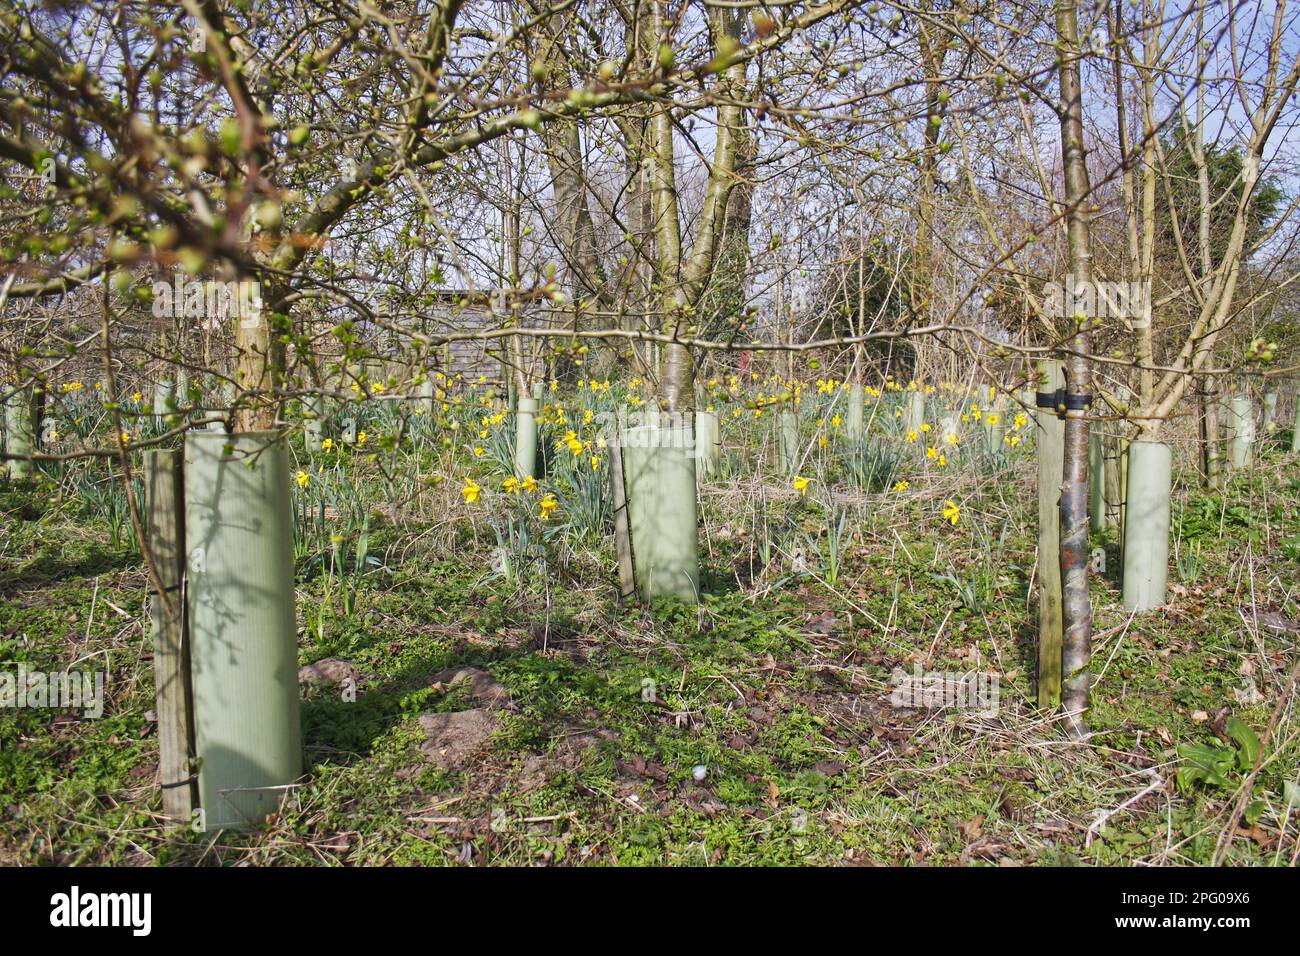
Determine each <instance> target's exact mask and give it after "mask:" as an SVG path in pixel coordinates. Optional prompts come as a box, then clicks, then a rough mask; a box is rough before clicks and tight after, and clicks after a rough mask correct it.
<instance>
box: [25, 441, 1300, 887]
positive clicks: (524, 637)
mask: <svg viewBox="0 0 1300 956" xmlns="http://www.w3.org/2000/svg"><path fill="white" fill-rule="evenodd" d="M1030 467H1031V466H1030V465H1029V464H1028V463H1027V462H1026V463H1022V465H1021V466H1020V467H1018V468H1017V469H1016V470H1014V471H1011V472H1007V473H1003V474H999V475H995V476H992V477H989V478H988V479H987V480H986V481H984V482H982V483H981V485H980V486H979V487H978V488H976V489H974V490H973V491H968V492H967V494H966V495H965V496H964V497H962V498H961V499H960V500H959V501H958V504H959V505H960V509H961V517H960V519H959V521H958V522H957V524H955V525H954V524H951V523H949V522H947V521H944V520H943V519H942V518H941V517H940V515H939V511H940V508H941V507H942V506H943V505H944V500H943V499H944V495H943V494H942V493H940V494H939V496H938V497H937V498H936V497H935V496H934V495H933V494H930V495H929V496H927V494H926V493H924V492H919V493H913V494H909V495H901V494H898V495H895V494H893V493H891V492H887V493H884V494H876V495H871V496H859V498H858V499H856V500H854V501H849V502H847V503H846V507H847V508H849V511H850V521H849V523H848V527H849V529H850V531H849V533H848V535H847V539H846V541H845V542H844V543H843V547H842V552H843V554H842V557H841V559H840V562H839V566H838V568H837V573H836V575H835V583H834V585H832V584H830V583H829V581H828V580H827V575H826V572H825V569H824V566H823V563H822V562H821V560H820V558H815V556H813V555H812V552H813V551H814V550H816V549H820V548H823V547H824V546H825V544H826V542H825V540H824V539H825V536H826V535H827V534H828V530H827V527H826V523H825V521H824V519H823V518H822V517H821V516H820V513H819V512H818V511H817V509H816V508H815V507H814V506H813V503H812V501H811V500H810V499H808V498H803V497H801V496H799V495H798V494H797V493H795V492H794V491H793V490H791V489H789V488H788V487H786V486H785V482H783V481H780V480H776V479H772V478H768V479H767V484H766V488H765V490H764V491H763V500H764V502H765V505H764V507H765V508H766V509H767V511H765V512H764V514H765V516H766V517H769V518H770V519H771V520H772V521H773V522H776V521H778V520H779V522H780V523H781V526H782V527H783V528H785V529H787V531H788V532H789V534H787V535H786V536H785V537H784V538H783V539H782V540H781V541H780V542H777V543H776V545H775V546H773V547H771V548H770V549H769V547H767V546H766V545H765V544H764V543H763V542H760V541H759V540H758V538H759V533H758V531H757V525H756V523H755V522H754V520H753V515H754V514H755V513H756V512H754V511H753V509H752V507H750V506H749V505H746V504H745V502H751V503H752V501H753V500H754V496H755V493H756V489H757V488H758V487H759V485H760V483H761V479H759V478H755V479H753V484H752V485H747V484H744V483H743V482H741V481H739V480H734V479H733V480H731V481H729V482H727V483H725V484H724V483H717V484H715V485H710V486H708V487H706V488H705V489H704V493H703V494H702V502H703V519H704V520H703V534H702V542H703V546H704V547H705V548H706V561H705V564H706V568H705V572H706V573H705V582H704V589H705V592H706V593H705V595H704V599H703V602H702V604H701V605H700V607H699V608H698V609H696V608H687V607H683V606H676V607H673V606H667V607H660V608H658V609H657V610H655V611H653V612H650V611H647V610H645V609H642V608H639V607H635V606H626V605H625V606H622V607H620V606H619V604H618V602H617V600H616V599H615V588H614V582H613V580H612V575H611V574H610V572H609V570H608V569H610V568H612V567H613V558H612V553H611V549H610V546H609V544H608V543H607V542H603V541H591V540H589V542H588V544H587V545H586V546H585V547H568V546H566V547H565V548H563V549H561V551H560V553H557V554H555V555H553V560H552V561H551V564H550V567H549V569H548V570H549V573H548V574H547V575H545V576H544V577H543V576H540V575H533V576H527V575H526V581H525V583H524V584H523V585H522V586H516V585H507V584H506V583H505V582H504V581H503V580H501V579H500V578H495V579H493V578H491V577H490V576H488V577H485V574H484V570H483V569H484V568H487V567H491V566H492V562H493V559H492V554H491V548H492V545H493V543H494V542H493V540H491V539H492V536H491V533H490V532H488V531H486V530H485V529H483V528H482V527H481V526H476V525H474V524H473V523H472V522H471V521H469V520H467V519H466V517H464V516H462V517H459V518H457V519H456V520H454V521H447V520H445V519H443V520H442V521H441V523H434V522H430V523H429V524H420V523H419V522H418V521H412V520H410V519H409V518H404V519H403V520H401V521H400V522H399V523H394V522H387V523H385V522H382V521H379V520H378V519H377V521H376V524H375V525H374V526H372V527H371V529H370V540H369V542H368V547H369V552H370V553H371V554H375V555H381V556H382V557H381V560H380V561H379V563H378V564H377V565H376V566H375V570H373V571H372V572H371V573H369V574H367V575H366V576H365V578H364V580H363V584H362V586H361V588H360V590H359V593H358V594H357V595H356V600H355V603H354V605H353V606H352V607H351V608H350V611H349V613H346V614H344V613H342V612H341V611H338V610H337V608H335V609H333V610H328V609H327V610H326V612H325V613H322V608H323V607H325V605H324V592H325V587H326V583H325V582H324V581H322V578H321V575H320V573H319V562H318V563H317V565H316V570H315V571H313V568H312V565H311V562H310V561H303V562H302V563H301V564H300V571H301V573H300V577H299V587H300V590H299V594H298V609H299V620H300V625H301V629H300V652H301V662H302V663H304V664H306V663H311V662H313V661H317V660H320V659H324V658H334V659H338V660H343V661H346V662H348V663H349V664H351V665H352V666H353V667H355V668H356V671H357V673H358V674H359V686H358V691H357V694H356V699H355V701H352V700H348V699H346V698H345V696H344V695H342V694H340V693H338V691H337V689H336V688H331V687H328V686H325V687H315V688H311V689H308V690H305V691H304V703H303V728H304V737H305V744H306V762H307V768H308V774H307V777H306V780H305V782H304V785H303V786H302V787H301V788H299V789H298V790H297V791H296V792H295V793H294V795H293V796H292V797H291V798H290V800H289V801H288V802H287V803H286V805H285V807H284V809H283V812H282V813H281V814H280V815H279V817H278V818H276V819H274V820H273V821H271V822H270V823H269V824H268V825H267V826H266V827H264V828H263V829H261V830H258V831H256V832H252V833H243V834H238V833H226V834H221V835H220V836H217V837H215V838H214V837H212V836H204V835H201V834H195V833H192V832H191V831H190V830H189V829H188V828H186V827H183V826H182V827H178V826H174V825H170V824H168V823H167V821H165V820H164V819H163V817H162V816H161V812H160V811H161V801H160V797H159V793H158V789H157V780H156V757H157V751H156V734H155V729H156V728H155V725H154V724H153V723H152V713H151V711H152V707H153V675H152V663H151V659H150V650H149V641H148V638H147V636H146V633H147V632H146V628H145V627H144V623H143V613H144V609H143V601H142V592H143V586H144V577H145V576H144V572H143V570H142V567H141V566H140V563H139V558H138V555H132V554H131V553H130V552H129V551H128V550H127V549H126V546H125V545H123V546H121V547H118V548H114V547H111V546H110V544H109V543H108V542H109V541H110V537H109V535H108V532H107V529H106V528H105V527H103V526H102V525H101V524H99V523H97V522H94V521H87V520H86V518H85V517H84V515H82V514H80V513H79V512H78V510H77V508H76V507H75V506H74V505H73V504H72V503H71V502H67V501H62V500H60V499H59V498H58V496H51V495H48V494H46V493H44V492H43V491H42V490H41V489H37V488H32V487H15V488H9V489H7V490H4V491H3V492H0V515H2V516H3V520H4V523H5V527H6V532H5V541H4V543H3V545H0V665H2V667H3V669H5V670H10V671H12V670H14V669H15V668H17V667H18V666H19V665H20V664H21V665H24V666H26V667H28V668H32V669H43V670H57V669H62V668H66V667H69V666H74V665H75V666H76V667H79V668H87V669H91V670H102V671H104V672H105V673H106V676H107V680H106V684H105V688H106V694H107V701H106V705H105V710H104V714H103V716H102V717H100V718H99V719H88V718H81V717H78V716H77V715H76V714H74V713H70V712H68V713H59V712H54V711H50V710H42V709H30V708H29V709H5V710H0V741H2V745H0V807H2V808H3V822H2V823H0V858H2V861H3V862H9V863H15V862H16V863H62V864H71V863H83V864H88V863H117V864H150V863H159V864H215V863H222V864H233V863H239V862H252V863H257V864H269V863H280V864H283V863H302V864H352V865H356V864H449V863H472V864H484V863H489V864H491V863H506V864H555V865H574V864H583V863H588V864H595V863H600V864H697V865H707V864H721V865H754V864H799V863H816V864H923V863H924V864H957V863H960V864H993V865H1018V864H1065V863H1081V864H1121V863H1136V862H1142V863H1152V864H1162V863H1164V864H1179V863H1207V862H1211V861H1213V860H1216V859H1219V860H1221V861H1224V862H1228V863H1267V864H1278V863H1281V864H1288V863H1293V862H1294V861H1295V858H1296V854H1297V846H1298V844H1297V830H1298V826H1297V819H1296V818H1297V816H1300V806H1293V807H1292V809H1290V810H1288V803H1289V802H1290V803H1291V804H1300V800H1297V789H1296V775H1297V770H1296V768H1297V764H1298V763H1300V761H1298V760H1297V757H1298V756H1300V746H1297V742H1296V727H1297V725H1296V722H1295V719H1294V712H1293V711H1294V706H1295V704H1294V673H1295V671H1294V668H1295V665H1296V660H1297V651H1296V643H1295V641H1296V632H1297V630H1300V624H1296V623H1295V621H1297V620H1300V596H1298V595H1297V594H1296V593H1295V590H1294V585H1293V583H1292V582H1294V581H1295V580H1296V572H1297V570H1300V482H1297V480H1296V476H1297V474H1300V473H1298V472H1297V466H1296V463H1295V462H1294V461H1293V460H1291V459H1289V458H1286V457H1283V456H1281V455H1280V454H1278V453H1274V454H1271V455H1268V456H1265V457H1264V458H1263V460H1262V461H1261V462H1260V464H1259V465H1258V466H1256V468H1255V470H1254V471H1252V472H1251V473H1249V474H1246V475H1242V476H1238V477H1236V478H1235V479H1234V480H1233V482H1232V484H1231V485H1230V487H1229V488H1228V489H1226V490H1225V491H1223V492H1218V493H1214V494H1206V493H1204V492H1201V491H1199V490H1197V489H1196V487H1195V482H1194V480H1193V479H1192V476H1189V475H1180V476H1179V479H1178V488H1177V490H1176V494H1175V498H1176V500H1175V505H1174V526H1175V527H1174V539H1175V553H1174V554H1173V555H1171V558H1172V559H1173V560H1172V561H1171V563H1175V562H1176V568H1177V570H1176V571H1175V572H1173V574H1172V577H1171V581H1172V582H1173V583H1172V586H1171V602H1170V604H1169V606H1168V607H1167V608H1165V609H1163V610H1161V611H1159V612H1156V613H1152V614H1146V615H1142V616H1138V617H1134V618H1130V615H1128V614H1127V613H1126V612H1125V611H1124V610H1123V608H1122V606H1121V605H1120V603H1119V594H1118V587H1117V582H1116V580H1115V577H1116V572H1115V569H1116V566H1117V564H1118V561H1117V542H1116V539H1115V534H1114V532H1113V531H1109V532H1107V533H1106V534H1104V535H1102V536H1100V537H1099V539H1098V540H1096V541H1095V542H1094V546H1095V547H1098V548H1103V549H1106V552H1107V555H1108V558H1109V573H1107V574H1094V576H1093V598H1094V609H1095V620H1094V629H1095V635H1096V638H1095V644H1094V665H1093V679H1094V681H1095V682H1096V686H1095V691H1094V708H1093V711H1092V713H1091V715H1090V721H1091V725H1092V728H1093V730H1094V731H1095V735H1094V737H1093V739H1092V740H1091V741H1090V742H1089V743H1088V744H1081V743H1078V742H1075V741H1072V740H1070V739H1069V738H1068V737H1066V736H1065V734H1064V733H1063V732H1062V731H1061V728H1060V727H1059V725H1058V724H1057V723H1056V722H1055V721H1054V720H1053V719H1052V718H1051V717H1050V716H1048V715H1044V714H1043V713H1041V712H1038V711H1037V710H1035V708H1034V706H1033V675H1034V671H1035V666H1034V661H1033V635H1034V629H1033V625H1032V620H1033V617H1032V613H1031V608H1032V607H1033V602H1034V601H1035V598H1034V597H1033V595H1032V592H1031V585H1032V581H1033V578H1034V573H1035V570H1034V512H1033V507H1034V505H1033V495H1032V487H1033V484H1032V473H1031V471H1030ZM447 492H448V499H449V501H448V509H450V507H451V506H450V501H451V499H452V498H453V496H454V493H455V489H454V488H448V489H447ZM947 494H949V495H950V494H951V492H948V493H947ZM747 508H749V510H746V509H747ZM764 556H766V558H767V561H768V563H767V564H766V565H764V564H763V563H762V560H763V557H764ZM331 600H333V598H331ZM453 666H471V667H475V668H479V669H481V670H483V671H485V672H487V673H488V674H490V675H491V676H492V677H493V678H494V679H495V680H496V681H499V682H500V683H501V684H502V685H504V687H505V688H506V689H507V690H508V691H509V694H510V702H509V705H508V706H507V707H505V708H503V709H501V710H499V711H498V712H497V713H496V731H495V734H494V736H493V738H492V741H491V743H490V745H489V746H488V747H487V748H485V749H484V750H483V751H482V752H480V753H479V754H478V755H477V756H476V757H474V758H473V759H472V760H471V761H470V762H469V763H468V764H466V765H463V766H459V767H457V768H455V769H448V768H440V767H438V766H436V765H435V764H433V763H431V762H430V761H429V760H428V759H427V758H426V756H425V754H424V753H423V752H422V751H421V750H420V746H419V745H420V743H421V742H422V741H423V739H424V738H423V734H422V731H421V729H420V726H419V722H418V718H419V716H420V715H421V714H427V713H430V712H439V711H441V712H450V711H458V710H463V709H465V708H466V707H469V706H473V704H472V702H470V701H468V700H467V699H466V695H465V693H464V689H463V685H451V686H446V685H445V684H442V683H435V681H434V675H436V674H438V673H439V672H442V671H444V670H445V669H447V668H450V667H453ZM916 668H920V669H922V670H925V671H932V670H937V671H946V672H968V671H972V670H978V671H984V672H988V673H992V674H996V675H997V676H998V678H999V681H1000V685H999V687H1000V700H999V704H1000V706H999V708H998V712H997V714H996V716H988V715H981V714H979V713H976V712H972V711H958V710H943V709H930V710H925V709H903V708H898V707H894V706H891V705H890V692H891V689H892V685H891V680H892V679H893V676H894V675H896V672H897V671H898V670H900V669H901V670H902V671H904V672H908V673H911V672H914V670H915V669H916ZM1242 727H1245V728H1248V729H1249V731H1250V733H1251V734H1253V735H1254V736H1255V737H1256V742H1257V743H1258V744H1259V752H1258V753H1257V754H1256V753H1253V752H1250V750H1249V746H1248V745H1243V744H1242V743H1241V737H1240V734H1241V728H1242ZM1260 741H1262V743H1261V742H1260ZM1198 748H1199V749H1198ZM1243 749H1244V750H1245V751H1246V752H1247V754H1246V755H1247V757H1249V758H1250V759H1245V760H1243V759H1241V752H1242V750H1243ZM1198 755H1199V759H1201V760H1202V762H1205V761H1210V762H1211V763H1213V760H1216V759H1217V760H1219V763H1218V764H1215V765H1214V766H1217V767H1218V768H1219V769H1220V770H1221V771H1222V773H1219V772H1214V773H1210V772H1201V773H1197V772H1195V771H1194V770H1192V769H1190V768H1193V767H1194V766H1195V765H1196V761H1197V759H1198ZM1255 758H1258V759H1255ZM1256 763H1258V764H1259V765H1260V766H1259V770H1258V772H1257V774H1255V775H1254V778H1253V779H1249V778H1250V771H1251V770H1252V769H1253V768H1254V765H1255V764H1256ZM1180 770H1182V771H1183V774H1182V780H1181V781H1179V779H1178V778H1179V771H1180ZM1247 782H1249V784H1250V790H1249V794H1248V795H1247V794H1245V793H1244V789H1243V785H1244V784H1245V783H1247ZM1180 783H1181V786H1180ZM1246 796H1248V798H1249V799H1244V797H1246Z"/></svg>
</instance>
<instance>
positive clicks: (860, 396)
mask: <svg viewBox="0 0 1300 956" xmlns="http://www.w3.org/2000/svg"><path fill="white" fill-rule="evenodd" d="M865 405H866V394H865V390H864V389H863V387H862V383H861V382H854V383H853V384H852V385H850V386H849V407H848V409H847V410H846V411H845V414H844V436H845V437H846V438H847V439H848V440H849V442H850V443H851V444H853V445H857V444H859V443H860V442H861V441H862V435H863V432H864V428H863V409H864V407H865Z"/></svg>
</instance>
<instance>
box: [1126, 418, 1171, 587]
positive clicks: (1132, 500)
mask: <svg viewBox="0 0 1300 956" xmlns="http://www.w3.org/2000/svg"><path fill="white" fill-rule="evenodd" d="M1170 468H1171V455H1170V451H1169V446H1168V445H1166V444H1164V443H1163V442H1154V441H1132V442H1129V446H1128V495H1127V500H1126V506H1125V511H1126V514H1125V519H1124V592H1123V598H1124V606H1125V607H1126V608H1128V609H1129V610H1130V611H1149V610H1151V609H1152V608H1157V607H1160V606H1161V605H1163V604H1164V603H1165V589H1166V587H1167V585H1168V580H1169V495H1170V473H1171V472H1170Z"/></svg>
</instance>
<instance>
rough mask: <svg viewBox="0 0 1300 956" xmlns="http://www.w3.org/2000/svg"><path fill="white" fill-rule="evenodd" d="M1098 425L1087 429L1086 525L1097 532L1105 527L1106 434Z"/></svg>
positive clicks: (1097, 423) (1095, 424)
mask: <svg viewBox="0 0 1300 956" xmlns="http://www.w3.org/2000/svg"><path fill="white" fill-rule="evenodd" d="M1100 426H1101V423H1100V422H1096V423H1094V424H1093V427H1092V428H1090V429H1088V526H1089V527H1090V528H1092V530H1093V531H1097V532H1100V531H1101V530H1102V529H1103V528H1105V527H1106V456H1105V440H1106V436H1105V435H1104V434H1103V433H1102V430H1101V427H1100Z"/></svg>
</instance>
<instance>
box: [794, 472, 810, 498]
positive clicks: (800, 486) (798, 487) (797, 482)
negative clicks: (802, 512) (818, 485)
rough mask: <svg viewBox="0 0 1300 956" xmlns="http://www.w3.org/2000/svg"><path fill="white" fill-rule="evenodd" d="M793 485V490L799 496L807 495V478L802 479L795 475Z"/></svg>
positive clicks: (800, 476)
mask: <svg viewBox="0 0 1300 956" xmlns="http://www.w3.org/2000/svg"><path fill="white" fill-rule="evenodd" d="M793 484H794V490H795V491H797V492H799V494H801V495H806V494H808V479H807V478H804V477H803V476H802V475H796V476H795V479H794V482H793Z"/></svg>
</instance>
